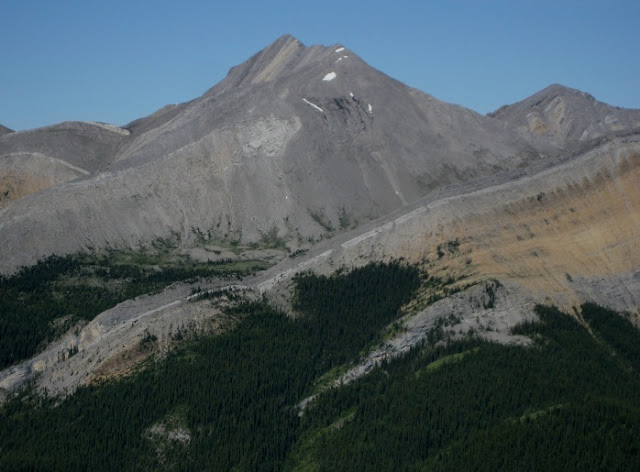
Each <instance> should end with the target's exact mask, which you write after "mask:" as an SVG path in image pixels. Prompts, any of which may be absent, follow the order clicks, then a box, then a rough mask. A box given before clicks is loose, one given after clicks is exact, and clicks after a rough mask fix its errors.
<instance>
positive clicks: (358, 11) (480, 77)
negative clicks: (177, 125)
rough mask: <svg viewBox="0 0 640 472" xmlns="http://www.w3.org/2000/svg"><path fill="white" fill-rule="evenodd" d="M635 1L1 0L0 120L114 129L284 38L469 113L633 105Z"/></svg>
mask: <svg viewBox="0 0 640 472" xmlns="http://www.w3.org/2000/svg"><path fill="white" fill-rule="evenodd" d="M639 21H640V2H638V1H637V0H633V1H616V0H608V1H604V0H603V1H590V0H584V1H578V0H567V1H563V0H555V1H547V0H536V1H528V0H527V1H520V0H510V1H481V0H475V1H471V0H468V1H462V0H450V1H444V0H443V1H423V2H417V1H412V2H409V1H403V0H396V1H377V0H369V1H352V2H346V1H344V2H335V1H317V2H303V1H300V0H297V1H277V0H272V1H270V2H264V1H261V2H252V1H233V0H227V1H225V2H217V1H190V0H183V1H181V2H166V1H161V0H159V1H136V0H130V1H126V2H125V1H119V0H115V1H110V2H90V1H87V0H84V1H64V0H59V1H57V2H51V1H40V0H38V1H31V0H22V1H19V2H18V1H8V2H5V3H4V5H3V7H2V9H1V12H0V40H1V43H0V44H2V49H1V51H2V53H1V55H0V57H2V69H1V72H0V124H3V125H5V126H8V127H10V128H13V129H16V130H22V129H29V128H34V127H38V126H44V125H48V124H52V123H56V122H60V121H65V120H93V121H104V122H108V123H113V124H118V125H124V124H126V123H128V122H130V121H132V120H134V119H136V118H140V117H142V116H146V115H148V114H149V113H152V112H153V111H155V110H156V109H158V108H160V107H162V106H164V105H166V104H168V103H178V102H183V101H186V100H190V99H192V98H195V97H197V96H199V95H200V94H202V93H203V92H204V91H205V90H206V89H208V88H209V87H211V86H213V85H214V84H215V83H217V82H218V81H220V80H221V79H222V78H223V77H224V76H225V75H226V73H227V71H228V70H229V68H230V67H232V66H234V65H236V64H238V63H241V62H243V61H244V60H245V59H247V58H248V57H249V56H251V55H252V54H254V53H255V52H257V51H259V50H260V49H262V48H264V47H266V46H267V45H268V44H270V43H271V42H272V41H274V40H275V39H276V38H278V37H279V36H281V35H282V34H285V33H290V34H292V35H294V36H296V37H297V38H298V39H300V40H301V41H302V42H303V43H305V44H306V45H312V44H324V45H327V46H328V45H331V44H335V43H342V44H344V45H345V46H347V47H348V48H350V49H351V50H353V51H354V52H355V53H357V54H358V55H359V56H361V57H362V58H363V59H364V60H365V61H367V62H368V63H369V64H371V65H372V66H374V67H376V68H377V69H380V70H382V71H383V72H385V73H386V74H388V75H390V76H392V77H394V78H396V79H398V80H401V81H403V82H405V83H407V84H409V85H411V86H413V87H416V88H418V89H420V90H423V91H425V92H427V93H429V94H431V95H434V96H436V97H437V98H440V99H442V100H445V101H448V102H452V103H457V104H460V105H463V106H466V107H468V108H472V109H474V110H476V111H478V112H480V113H486V112H489V111H492V110H494V109H496V108H498V107H499V106H501V105H503V104H506V103H513V102H515V101H518V100H521V99H524V98H525V97H527V96H529V95H531V94H533V93H535V92H537V91H538V90H540V89H542V88H544V87H546V86H547V85H549V84H551V83H561V84H564V85H567V86H570V87H574V88H578V89H580V90H583V91H585V92H589V93H591V94H592V95H594V96H595V97H596V98H597V99H599V100H601V101H604V102H607V103H610V104H612V105H618V106H625V107H630V108H640V87H639V85H640V51H639V46H640V33H639V31H638V22H639Z"/></svg>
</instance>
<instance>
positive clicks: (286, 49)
mask: <svg viewBox="0 0 640 472" xmlns="http://www.w3.org/2000/svg"><path fill="white" fill-rule="evenodd" d="M309 49H312V48H307V47H306V46H305V45H304V44H302V42H300V41H299V40H298V39H297V38H295V37H293V36H292V35H290V34H285V35H283V36H280V37H279V38H278V39H276V40H275V41H274V42H273V43H271V44H270V45H269V46H267V47H266V48H264V49H262V50H261V51H259V52H257V53H256V54H254V55H253V56H251V57H250V58H249V59H248V60H246V61H245V62H243V63H242V64H240V65H237V66H235V67H232V68H231V69H230V70H229V73H228V74H227V77H226V78H225V79H224V80H223V81H222V82H220V83H219V84H217V85H216V86H214V87H213V88H211V89H210V90H209V91H207V93H206V94H205V95H210V94H212V93H218V92H221V91H225V90H228V89H231V88H237V87H244V86H248V85H250V84H255V83H261V82H269V81H271V80H274V79H275V78H277V77H278V76H279V75H280V74H282V73H283V72H285V71H287V70H290V69H292V68H293V66H294V65H295V63H296V62H298V61H297V60H298V59H299V58H300V57H301V56H302V55H303V54H304V52H305V51H307V50H309Z"/></svg>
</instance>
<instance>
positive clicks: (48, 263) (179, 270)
mask: <svg viewBox="0 0 640 472" xmlns="http://www.w3.org/2000/svg"><path fill="white" fill-rule="evenodd" d="M138 259H140V257H138ZM145 262H146V263H145ZM156 262H158V261H156V260H151V261H144V260H142V261H141V260H118V259H117V258H116V257H114V256H113V255H111V256H102V257H100V256H96V257H92V256H86V255H73V256H65V257H61V256H50V257H48V258H46V259H45V260H42V261H40V262H39V263H38V264H36V265H34V266H32V267H28V268H23V269H22V270H20V271H19V272H18V273H17V274H15V275H13V276H10V277H3V276H0V315H1V316H0V369H2V368H4V367H7V366H10V365H12V364H15V363H16V362H18V361H20V360H23V359H27V358H29V357H31V356H33V355H34V354H36V353H37V352H38V351H39V350H40V349H41V348H43V347H44V346H45V345H46V343H47V342H49V341H51V340H53V339H55V338H56V337H57V336H59V335H60V334H62V333H64V332H65V331H67V330H68V329H69V328H70V327H72V326H73V325H74V324H75V323H77V322H78V321H81V320H87V321H89V320H92V319H93V318H94V317H95V316H96V315H98V314H99V313H101V312H103V311H104V310H107V309H109V308H111V307H113V306H115V305H117V304H118V303H120V302H121V301H124V300H128V299H130V298H135V297H137V296H138V295H142V294H145V293H152V292H154V291H156V290H159V289H162V288H164V287H166V286H167V285H169V284H171V283H172V282H176V281H195V280H198V279H199V278H210V277H214V276H215V277H221V276H226V277H238V276H242V275H246V274H247V273H251V272H253V271H255V270H259V269H264V268H265V267H266V265H265V263H264V262H263V261H249V262H248V263H238V262H232V261H230V260H222V261H218V262H209V263H204V264H176V263H173V264H162V265H158V264H157V263H156Z"/></svg>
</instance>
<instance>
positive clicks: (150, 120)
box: [0, 36, 558, 272]
mask: <svg viewBox="0 0 640 472" xmlns="http://www.w3.org/2000/svg"><path fill="white" fill-rule="evenodd" d="M128 133H129V134H128ZM17 152H23V153H36V152H37V153H40V154H43V155H46V156H50V157H53V158H57V159H60V160H63V161H65V162H67V163H70V164H72V165H73V166H76V167H79V168H81V169H84V170H86V171H88V172H89V174H90V175H88V176H86V177H82V178H81V179H79V180H75V181H73V182H67V183H65V184H64V185H58V186H55V187H52V188H50V189H48V190H44V191H41V192H38V193H36V194H33V195H29V196H28V197H24V198H21V199H19V200H17V201H15V202H13V203H11V204H10V205H9V206H8V207H7V208H5V210H4V211H2V212H1V213H0V244H1V245H2V247H3V251H2V253H0V271H2V272H11V271H13V270H15V269H16V268H17V267H19V266H21V265H29V264H32V263H34V262H36V260H37V259H38V258H40V257H42V256H45V255H48V254H51V253H58V254H64V253H71V252H76V251H79V250H82V249H83V248H85V247H88V246H90V247H93V248H101V247H105V246H120V247H137V246H138V245H139V244H140V243H145V242H149V241H151V240H154V239H156V238H163V237H167V236H168V235H171V234H173V235H175V234H179V235H180V236H181V239H182V241H183V242H187V243H188V242H189V241H190V240H192V239H193V237H194V234H195V232H197V231H199V232H201V233H204V234H208V235H209V236H210V237H211V238H212V239H215V240H228V241H230V240H238V239H242V240H244V241H259V240H260V239H261V238H262V237H263V235H265V234H267V233H271V234H273V232H274V231H275V232H276V233H277V235H278V236H279V237H282V238H284V239H286V240H289V241H290V244H291V245H293V246H295V245H298V244H301V243H306V242H307V241H309V240H317V239H318V238H320V237H321V236H323V235H324V236H326V235H328V234H335V232H339V231H341V230H343V229H347V227H351V226H353V225H357V224H359V223H362V222H364V221H366V220H369V219H372V218H375V217H378V216H381V215H383V214H385V213H387V212H388V211H390V210H394V209H396V208H399V207H401V206H403V205H405V204H407V203H408V202H412V201H415V200H416V199H418V198H419V197H421V196H423V195H425V194H426V193H428V192H430V191H432V190H434V189H436V188H439V187H441V186H443V185H447V184H450V183H454V182H461V181H469V180H473V179H477V178H480V177H483V176H486V175H490V174H494V173H496V172H499V171H501V170H509V169H513V168H517V167H518V166H526V165H528V163H530V162H532V161H536V160H540V159H544V158H548V157H549V156H554V155H556V154H557V153H558V149H556V148H554V147H553V146H549V145H546V144H545V143H544V142H543V141H542V140H539V139H537V137H535V136H532V135H530V134H527V133H521V132H518V131H517V130H515V129H512V128H511V127H509V126H505V125H504V124H503V123H501V122H499V121H497V120H494V119H490V118H486V117H483V116H481V115H478V114H476V113H474V112H472V111H470V110H467V109H464V108H461V107H458V106H452V105H449V104H446V103H443V102H440V101H439V100H436V99H435V98H433V97H431V96H429V95H426V94H424V93H422V92H419V91H417V90H414V89H411V88H409V87H407V86H405V85H403V84H401V83H399V82H397V81H395V80H393V79H391V78H389V77H387V76H386V75H384V74H382V73H380V72H379V71H377V70H375V69H373V68H371V67H370V66H368V65H367V64H366V63H365V62H364V61H363V60H362V59H360V58H359V57H358V56H356V55H355V54H354V53H353V52H351V51H349V50H348V49H346V48H344V47H342V46H339V45H336V46H332V47H323V46H313V47H305V46H303V45H302V44H301V43H300V42H299V41H297V40H296V39H295V38H292V37H291V36H285V37H282V38H280V39H279V40H277V41H276V42H275V43H273V44H272V45H271V46H269V47H267V48H266V49H264V50H263V51H261V52H259V53H258V54H256V55H255V56H253V57H252V58H250V59H249V60H248V61H246V62H245V63H243V64H241V65H239V66H237V67H234V68H232V69H231V71H230V73H229V75H228V77H227V78H226V79H224V80H223V81H222V82H220V83H219V84H218V85H216V86H215V87H213V88H212V89H211V90H209V91H208V92H206V93H205V94H204V95H203V96H202V97H200V98H198V99H196V100H193V101H191V102H188V103H185V104H182V105H177V106H170V107H165V108H164V109H162V110H159V111H158V112H156V113H154V114H153V115H151V116H149V117H147V118H144V119H141V120H137V121H134V122H132V123H130V124H129V125H127V126H126V127H125V128H124V129H122V128H115V127H112V128H107V127H104V126H98V125H96V124H87V123H63V124H60V125H55V126H53V127H48V128H42V129H39V130H34V131H29V132H23V133H15V135H8V136H4V137H3V138H1V139H0V155H8V154H15V153H17ZM34 228H38V231H37V232H35V231H33V229H34ZM44 234H46V235H47V236H46V237H43V236H40V235H44Z"/></svg>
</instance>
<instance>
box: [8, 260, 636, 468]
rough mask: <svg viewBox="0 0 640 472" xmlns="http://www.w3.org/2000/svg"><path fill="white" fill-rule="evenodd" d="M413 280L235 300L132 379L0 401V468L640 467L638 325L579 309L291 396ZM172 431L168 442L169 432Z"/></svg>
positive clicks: (319, 283) (369, 333) (370, 280)
mask: <svg viewBox="0 0 640 472" xmlns="http://www.w3.org/2000/svg"><path fill="white" fill-rule="evenodd" d="M421 279H422V280H426V278H425V277H424V275H423V276H421V274H420V273H419V271H418V270H416V269H415V268H412V267H407V266H403V265H401V264H398V263H391V264H372V265H369V266H366V267H364V268H361V269H357V270H354V271H352V272H350V273H348V274H336V275H333V276H331V277H318V276H313V275H305V276H301V277H299V278H298V279H297V281H296V292H295V307H296V309H297V310H298V311H299V312H300V316H299V317H297V318H295V319H293V318H290V317H287V316H285V315H284V314H282V313H279V312H277V311H275V310H274V309H273V308H271V307H269V306H268V305H267V304H265V303H252V304H247V303H245V304H242V305H240V306H239V307H237V308H235V310H237V311H239V312H241V314H242V315H247V316H243V321H241V322H240V323H239V325H238V326H237V327H236V328H235V329H233V330H232V331H229V332H227V333H224V334H222V335H217V336H203V337H200V338H198V339H194V340H190V341H187V342H184V343H183V344H182V345H180V346H179V347H178V348H176V349H174V350H173V351H172V352H171V353H169V354H168V355H167V356H166V357H164V358H163V359H156V360H151V361H147V364H146V366H145V368H143V369H140V370H139V371H138V372H137V373H135V374H133V375H132V376H130V377H127V378H123V379H119V380H113V381H109V382H106V383H102V384H100V385H93V386H89V387H83V388H81V389H79V390H78V391H77V392H76V393H75V394H74V395H73V396H70V397H68V398H65V399H58V398H46V399H43V398H41V397H38V396H35V395H33V394H32V393H29V392H26V393H23V394H22V395H20V396H17V397H13V398H11V399H10V400H8V401H7V402H6V403H5V404H4V405H3V406H2V407H1V409H0V470H3V471H5V470H6V471H12V470H65V471H73V470H247V471H255V470H264V471H271V470H308V471H312V470H319V471H321V470H326V471H329V470H331V471H333V470H349V471H353V470H363V471H364V470H366V471H372V470H376V471H378V470H380V471H382V470H393V471H396V470H469V469H472V470H581V471H582V470H594V469H601V470H640V438H639V437H638V434H637V432H638V431H640V407H638V405H640V376H639V375H640V374H639V371H638V369H637V365H638V364H637V363H638V359H639V357H638V350H639V349H640V333H639V332H638V330H637V329H636V328H635V327H634V326H633V325H632V324H631V323H630V322H629V320H628V319H627V318H626V317H625V316H624V315H620V314H617V313H614V312H611V311H609V310H606V309H603V308H601V307H598V306H595V305H585V306H583V307H582V312H581V315H582V318H583V320H584V321H585V322H586V323H589V326H590V328H591V330H592V332H593V334H594V335H593V336H592V335H591V334H590V333H589V331H588V330H587V329H586V327H585V326H584V325H583V324H581V323H580V322H579V321H578V320H577V319H576V318H575V317H572V316H569V315H567V314H564V313H561V312H560V311H558V310H557V309H555V308H552V307H538V308H537V311H538V314H539V317H540V321H539V322H536V323H529V324H526V325H521V326H519V327H518V328H517V332H519V333H521V334H526V335H528V336H531V337H532V338H533V339H534V340H535V343H534V345H533V346H531V347H526V348H525V347H517V346H502V345H497V344H492V343H487V342H483V341H480V340H478V339H475V338H472V337H469V338H468V339H465V340H462V341H457V342H450V343H449V344H448V345H446V346H439V347H435V346H433V345H429V344H425V345H424V346H422V347H421V348H420V349H415V350H413V351H412V352H410V353H409V354H408V355H406V356H404V357H403V358H400V359H397V360H394V361H391V362H389V363H386V364H384V365H382V366H381V367H380V368H378V369H376V370H374V371H373V372H372V373H371V374H369V375H367V376H365V377H363V378H361V379H360V380H358V381H354V382H352V383H350V384H348V385H345V386H342V387H340V388H333V389H329V390H326V391H324V392H323V393H321V394H319V395H318V396H317V397H316V399H315V400H314V401H313V402H311V403H310V404H309V406H308V407H307V409H306V410H305V412H304V414H303V415H299V409H298V408H297V404H298V402H300V400H302V399H303V398H305V397H306V396H308V395H309V394H311V393H312V392H314V389H316V387H317V386H316V381H317V380H318V379H319V378H320V377H322V376H323V374H325V373H326V372H328V371H331V370H332V369H336V368H339V367H340V366H344V365H345V364H348V363H349V362H351V361H353V360H355V359H356V358H357V357H358V355H359V353H360V352H361V350H362V349H363V348H365V346H367V345H370V344H371V343H373V342H376V340H377V339H378V336H379V335H380V334H379V333H380V331H381V330H382V329H383V328H384V327H385V326H387V325H388V324H389V323H392V322H393V320H394V319H395V318H397V317H398V316H399V314H400V311H399V310H400V307H401V306H402V305H403V304H404V303H406V302H407V301H408V300H410V299H411V296H412V294H414V293H415V291H416V289H417V288H418V286H419V285H420V281H421ZM171 432H173V433H172V434H170V433H171Z"/></svg>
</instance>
